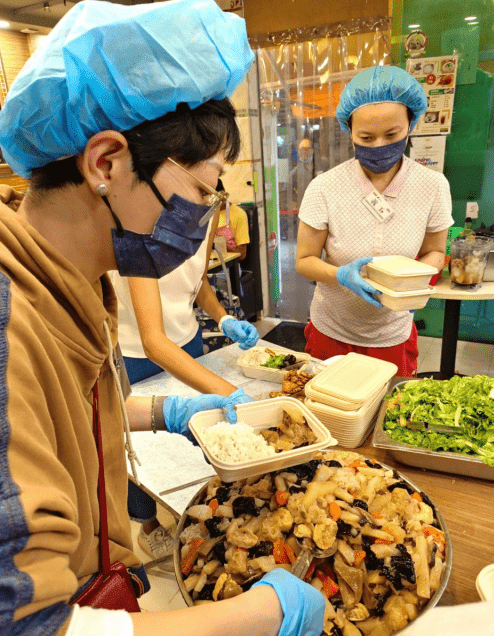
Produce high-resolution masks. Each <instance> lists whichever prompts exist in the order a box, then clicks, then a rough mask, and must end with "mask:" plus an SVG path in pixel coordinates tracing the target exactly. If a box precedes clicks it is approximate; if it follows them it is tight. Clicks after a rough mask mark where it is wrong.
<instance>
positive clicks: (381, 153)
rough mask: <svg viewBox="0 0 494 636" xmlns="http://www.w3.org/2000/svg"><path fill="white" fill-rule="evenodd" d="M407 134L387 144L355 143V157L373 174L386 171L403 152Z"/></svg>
mask: <svg viewBox="0 0 494 636" xmlns="http://www.w3.org/2000/svg"><path fill="white" fill-rule="evenodd" d="M407 140H408V136H407V137H405V138H404V139H401V140H400V141H396V142H395V143H393V144H388V145H387V146H377V147H373V148H372V147H370V146H361V145H359V144H355V159H358V160H359V161H360V163H361V164H362V165H363V166H364V168H367V170H370V171H371V172H373V173H374V174H382V173H383V172H388V170H391V168H392V167H393V166H394V165H396V164H397V163H398V161H399V160H400V159H401V158H402V157H403V155H404V153H405V148H406V146H407Z"/></svg>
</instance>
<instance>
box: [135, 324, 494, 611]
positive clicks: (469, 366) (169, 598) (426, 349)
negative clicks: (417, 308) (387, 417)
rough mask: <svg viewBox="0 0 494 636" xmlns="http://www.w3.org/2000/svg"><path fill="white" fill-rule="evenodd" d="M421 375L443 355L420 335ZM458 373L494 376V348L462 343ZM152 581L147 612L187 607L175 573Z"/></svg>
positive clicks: (154, 574)
mask: <svg viewBox="0 0 494 636" xmlns="http://www.w3.org/2000/svg"><path fill="white" fill-rule="evenodd" d="M279 322H280V321H279V320H278V319H276V318H265V319H264V320H262V321H259V322H257V323H256V327H257V329H258V331H259V334H260V335H261V337H262V336H263V335H265V334H266V333H267V332H268V331H270V330H271V329H273V327H275V326H276V325H277V324H278V323H279ZM418 343H419V366H418V370H419V372H426V371H437V370H438V369H439V360H440V356H441V340H440V339H439V338H426V337H423V336H419V339H418ZM456 370H457V371H458V372H459V373H463V374H465V375H475V374H476V373H480V374H484V375H489V376H492V377H494V345H487V344H480V343H476V342H463V341H461V342H459V343H458V350H457V356H456ZM158 517H159V518H160V521H161V522H162V523H163V525H166V526H168V525H169V524H171V523H173V518H172V517H171V515H168V513H166V511H164V509H163V508H160V507H159V506H158ZM132 531H133V535H134V543H135V546H136V553H137V555H138V556H140V557H141V558H142V559H143V561H144V562H146V561H149V560H150V559H149V557H148V556H147V555H146V554H144V553H143V552H142V551H141V550H140V549H139V547H138V544H137V541H136V538H137V533H138V532H139V525H138V524H137V523H134V522H133V523H132ZM148 575H149V579H150V582H151V590H150V591H149V592H148V593H147V594H145V595H144V596H143V597H142V599H141V600H140V605H141V608H142V610H143V611H147V612H156V611H169V610H172V609H178V608H181V607H185V606H186V605H185V603H184V601H183V599H182V595H181V593H180V590H179V588H178V585H177V583H176V581H175V577H174V576H173V574H168V573H165V572H162V571H161V570H159V569H157V568H154V569H153V570H150V571H148Z"/></svg>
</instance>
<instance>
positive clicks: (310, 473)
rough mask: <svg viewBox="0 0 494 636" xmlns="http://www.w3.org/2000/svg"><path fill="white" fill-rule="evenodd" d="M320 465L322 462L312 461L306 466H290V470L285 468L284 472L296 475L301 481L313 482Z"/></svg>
mask: <svg viewBox="0 0 494 636" xmlns="http://www.w3.org/2000/svg"><path fill="white" fill-rule="evenodd" d="M320 465H321V461H320V460H318V459H311V461H310V462H307V463H306V464H299V465H298V466H290V467H288V468H285V469H284V471H283V472H285V473H295V474H296V475H297V477H298V478H299V479H307V481H312V480H313V479H314V475H315V474H316V471H317V469H318V468H319V466H320Z"/></svg>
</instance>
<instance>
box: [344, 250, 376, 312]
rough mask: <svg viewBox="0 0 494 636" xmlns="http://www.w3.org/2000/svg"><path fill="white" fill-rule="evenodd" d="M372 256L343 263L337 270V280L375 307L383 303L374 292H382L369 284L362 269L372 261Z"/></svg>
mask: <svg viewBox="0 0 494 636" xmlns="http://www.w3.org/2000/svg"><path fill="white" fill-rule="evenodd" d="M371 260H372V256H370V257H365V258H359V259H357V260H356V261H352V262H351V263H348V265H342V266H341V267H338V269H337V270H336V280H337V281H338V282H339V283H340V285H343V287H347V288H348V289H349V290H350V291H352V292H353V293H354V294H355V295H356V296H358V297H359V298H362V300H365V302H366V303H369V304H370V305H374V307H382V305H381V303H380V302H379V301H378V300H376V299H375V298H374V296H373V295H372V294H380V293H381V292H380V291H377V289H374V287H372V285H369V283H368V282H366V281H365V280H364V279H363V278H362V276H361V275H360V270H361V268H362V267H363V266H364V265H367V263H370V261H371Z"/></svg>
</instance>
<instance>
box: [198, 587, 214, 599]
mask: <svg viewBox="0 0 494 636" xmlns="http://www.w3.org/2000/svg"><path fill="white" fill-rule="evenodd" d="M215 585H216V584H215V583H206V585H205V586H204V587H203V588H202V590H201V591H200V592H199V596H198V597H197V599H198V600H199V601H212V600H213V590H214V587H215Z"/></svg>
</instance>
